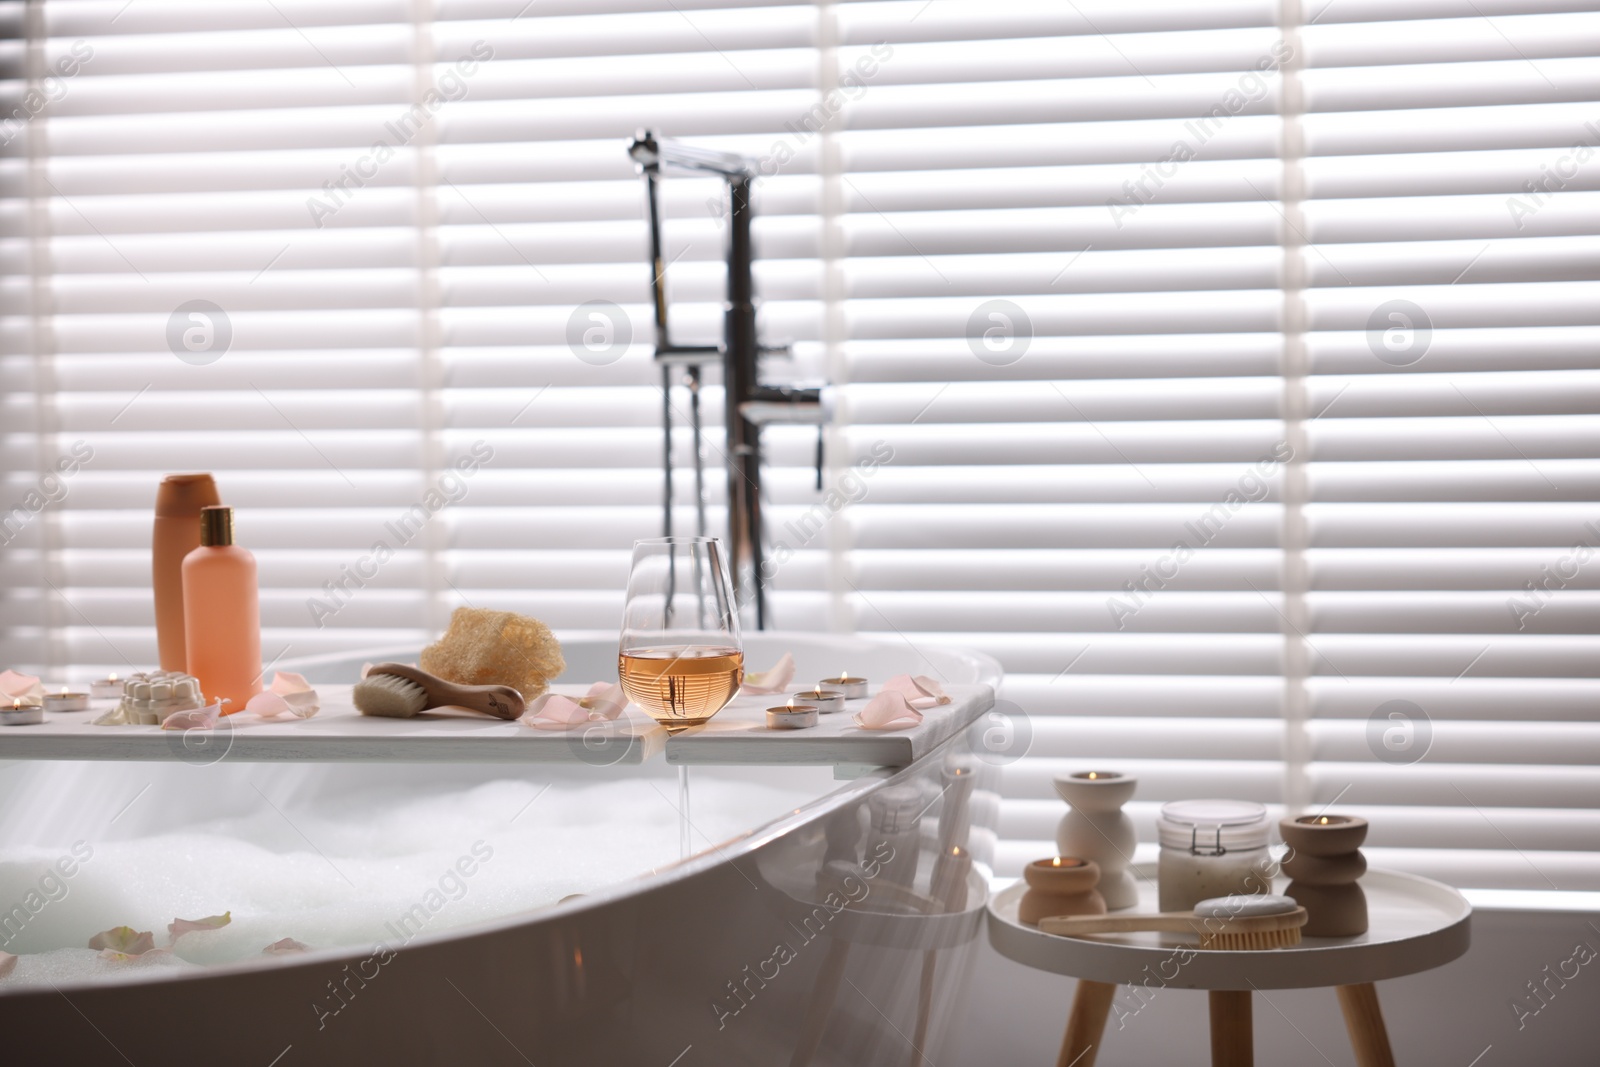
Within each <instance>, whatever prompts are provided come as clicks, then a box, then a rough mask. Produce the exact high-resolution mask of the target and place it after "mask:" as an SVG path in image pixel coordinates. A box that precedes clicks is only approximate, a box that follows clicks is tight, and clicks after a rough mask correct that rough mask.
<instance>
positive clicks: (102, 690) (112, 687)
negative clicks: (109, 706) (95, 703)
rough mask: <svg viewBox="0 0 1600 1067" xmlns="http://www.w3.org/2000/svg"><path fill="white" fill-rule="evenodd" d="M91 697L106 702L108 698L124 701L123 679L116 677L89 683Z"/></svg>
mask: <svg viewBox="0 0 1600 1067" xmlns="http://www.w3.org/2000/svg"><path fill="white" fill-rule="evenodd" d="M89 695H90V696H92V697H94V698H95V699H96V700H105V699H106V698H108V697H112V698H116V699H118V700H120V699H122V679H121V678H118V677H117V676H116V675H114V674H113V675H112V676H111V677H109V678H101V679H99V680H98V681H94V682H90V683H89Z"/></svg>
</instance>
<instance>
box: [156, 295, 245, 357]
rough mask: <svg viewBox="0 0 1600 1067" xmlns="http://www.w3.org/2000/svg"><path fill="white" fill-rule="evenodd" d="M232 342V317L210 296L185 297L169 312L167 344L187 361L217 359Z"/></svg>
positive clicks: (174, 352) (174, 353)
mask: <svg viewBox="0 0 1600 1067" xmlns="http://www.w3.org/2000/svg"><path fill="white" fill-rule="evenodd" d="M232 343H233V322H232V320H230V319H229V318H228V313H227V312H226V311H223V310H222V308H220V307H218V306H217V305H216V304H213V303H212V302H211V301H209V300H188V301H185V302H184V303H182V304H179V305H178V306H177V307H175V308H173V309H172V314H171V315H168V316H167V347H168V348H170V349H172V354H173V355H175V356H177V357H178V358H179V359H181V360H183V361H184V362H185V363H188V364H191V365H193V366H196V367H203V366H205V365H206V364H208V363H215V362H216V361H217V360H219V359H221V358H222V354H223V353H224V352H226V351H227V350H228V346H229V345H230V344H232Z"/></svg>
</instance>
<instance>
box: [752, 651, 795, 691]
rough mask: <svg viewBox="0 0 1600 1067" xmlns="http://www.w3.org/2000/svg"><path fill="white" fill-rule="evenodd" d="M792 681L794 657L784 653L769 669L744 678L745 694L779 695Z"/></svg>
mask: <svg viewBox="0 0 1600 1067" xmlns="http://www.w3.org/2000/svg"><path fill="white" fill-rule="evenodd" d="M792 681H794V656H792V655H790V654H789V653H787V652H785V653H784V654H783V658H782V659H780V660H778V662H777V663H776V664H775V665H774V666H773V667H772V668H771V669H770V670H765V671H758V672H757V673H755V674H746V675H745V676H744V686H743V689H744V692H746V693H781V692H783V690H785V689H787V688H788V686H789V683H790V682H792Z"/></svg>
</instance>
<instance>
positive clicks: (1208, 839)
mask: <svg viewBox="0 0 1600 1067" xmlns="http://www.w3.org/2000/svg"><path fill="white" fill-rule="evenodd" d="M1156 834H1157V836H1158V837H1159V838H1160V841H1161V847H1162V848H1175V849H1182V850H1183V851H1185V852H1189V851H1194V852H1198V853H1200V854H1203V855H1216V854H1219V853H1222V852H1226V851H1229V850H1230V849H1251V848H1266V847H1267V809H1266V806H1265V805H1264V804H1257V803H1255V802H1254V801H1249V800H1174V801H1172V802H1171V803H1169V804H1163V805H1161V814H1160V816H1158V817H1157V819H1156Z"/></svg>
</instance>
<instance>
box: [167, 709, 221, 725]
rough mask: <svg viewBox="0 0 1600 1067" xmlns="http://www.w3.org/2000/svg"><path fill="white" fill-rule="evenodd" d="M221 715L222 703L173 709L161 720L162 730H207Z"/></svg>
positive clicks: (215, 723)
mask: <svg viewBox="0 0 1600 1067" xmlns="http://www.w3.org/2000/svg"><path fill="white" fill-rule="evenodd" d="M221 717H222V705H221V704H220V703H217V704H207V705H206V706H205V707H203V708H190V709H189V710H187V711H175V712H173V713H172V714H171V715H168V716H167V717H166V718H165V719H162V720H161V728H162V729H163V730H209V729H211V728H212V727H214V726H216V725H217V720H218V719H219V718H221Z"/></svg>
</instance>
